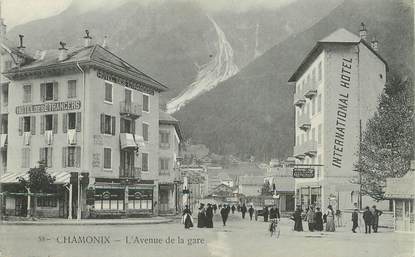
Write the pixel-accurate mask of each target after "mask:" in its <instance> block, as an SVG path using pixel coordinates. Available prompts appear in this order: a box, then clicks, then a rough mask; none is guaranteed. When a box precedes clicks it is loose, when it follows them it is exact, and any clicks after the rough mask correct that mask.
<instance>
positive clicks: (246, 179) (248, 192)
mask: <svg viewBox="0 0 415 257" xmlns="http://www.w3.org/2000/svg"><path fill="white" fill-rule="evenodd" d="M264 182H265V177H264V176H248V175H244V176H239V177H238V178H237V181H236V185H237V187H238V193H239V194H243V195H245V196H259V195H260V194H261V188H262V186H263V185H264Z"/></svg>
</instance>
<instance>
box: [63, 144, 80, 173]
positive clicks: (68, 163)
mask: <svg viewBox="0 0 415 257" xmlns="http://www.w3.org/2000/svg"><path fill="white" fill-rule="evenodd" d="M62 167H64V168H65V167H74V168H79V167H81V147H79V146H68V147H63V148H62Z"/></svg>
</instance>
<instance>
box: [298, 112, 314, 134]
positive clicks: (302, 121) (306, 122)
mask: <svg viewBox="0 0 415 257" xmlns="http://www.w3.org/2000/svg"><path fill="white" fill-rule="evenodd" d="M297 125H298V126H299V128H300V129H302V130H304V131H307V130H309V129H310V128H311V122H310V117H309V116H308V113H305V114H303V115H300V116H299V118H298V121H297Z"/></svg>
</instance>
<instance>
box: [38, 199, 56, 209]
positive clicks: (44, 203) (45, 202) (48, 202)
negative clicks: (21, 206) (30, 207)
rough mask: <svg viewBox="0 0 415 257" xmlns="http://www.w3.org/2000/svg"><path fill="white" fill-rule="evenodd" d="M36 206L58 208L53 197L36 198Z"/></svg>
mask: <svg viewBox="0 0 415 257" xmlns="http://www.w3.org/2000/svg"><path fill="white" fill-rule="evenodd" d="M37 206H38V207H49V208H53V207H57V206H58V200H57V199H56V198H55V197H50V196H41V197H38V198H37Z"/></svg>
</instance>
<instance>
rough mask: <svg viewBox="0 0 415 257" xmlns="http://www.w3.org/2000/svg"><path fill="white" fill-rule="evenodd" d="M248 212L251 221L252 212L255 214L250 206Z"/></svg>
mask: <svg viewBox="0 0 415 257" xmlns="http://www.w3.org/2000/svg"><path fill="white" fill-rule="evenodd" d="M248 212H249V219H250V220H251V221H252V215H254V212H255V210H254V207H253V206H252V205H251V207H249V210H248Z"/></svg>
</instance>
